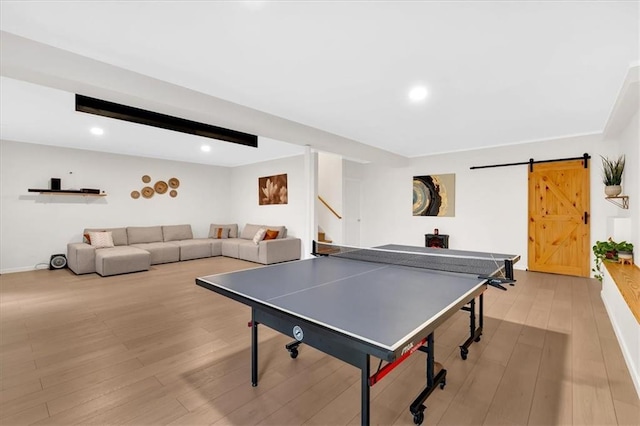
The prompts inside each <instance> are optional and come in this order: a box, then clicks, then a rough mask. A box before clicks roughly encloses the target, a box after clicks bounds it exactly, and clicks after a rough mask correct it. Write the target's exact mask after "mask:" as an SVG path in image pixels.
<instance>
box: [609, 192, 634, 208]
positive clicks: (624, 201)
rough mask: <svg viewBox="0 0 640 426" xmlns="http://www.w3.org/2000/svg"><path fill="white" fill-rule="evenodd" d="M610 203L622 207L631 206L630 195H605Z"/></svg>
mask: <svg viewBox="0 0 640 426" xmlns="http://www.w3.org/2000/svg"><path fill="white" fill-rule="evenodd" d="M604 199H605V200H607V201H608V202H610V203H613V204H615V205H616V206H618V207H620V208H621V209H628V208H629V196H628V195H618V196H617V197H604Z"/></svg>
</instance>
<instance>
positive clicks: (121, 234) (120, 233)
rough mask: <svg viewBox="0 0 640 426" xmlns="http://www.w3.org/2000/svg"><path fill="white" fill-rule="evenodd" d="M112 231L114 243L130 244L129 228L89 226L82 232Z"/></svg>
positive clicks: (119, 244) (116, 244)
mask: <svg viewBox="0 0 640 426" xmlns="http://www.w3.org/2000/svg"><path fill="white" fill-rule="evenodd" d="M103 231H106V232H111V236H112V237H113V245H115V246H126V245H127V244H129V240H128V238H127V228H87V229H85V230H84V232H83V233H82V234H83V235H84V234H88V233H89V232H103Z"/></svg>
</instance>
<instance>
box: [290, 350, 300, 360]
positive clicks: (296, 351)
mask: <svg viewBox="0 0 640 426" xmlns="http://www.w3.org/2000/svg"><path fill="white" fill-rule="evenodd" d="M289 356H290V357H291V358H293V359H296V358H298V350H297V349H295V348H294V349H291V350H290V351H289Z"/></svg>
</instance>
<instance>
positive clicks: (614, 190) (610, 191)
mask: <svg viewBox="0 0 640 426" xmlns="http://www.w3.org/2000/svg"><path fill="white" fill-rule="evenodd" d="M621 192H622V187H621V186H620V185H607V186H605V187H604V193H605V194H606V195H607V197H616V196H618V195H620V193H621Z"/></svg>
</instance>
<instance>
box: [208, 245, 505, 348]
mask: <svg viewBox="0 0 640 426" xmlns="http://www.w3.org/2000/svg"><path fill="white" fill-rule="evenodd" d="M383 248H387V249H395V250H403V249H404V250H408V251H409V250H411V251H423V252H429V251H430V250H436V251H438V250H440V249H427V248H424V249H423V248H418V247H409V246H398V245H389V246H383ZM439 252H440V253H443V252H442V251H439ZM448 253H451V254H454V255H455V254H462V253H464V254H467V255H477V256H490V257H491V256H497V257H503V258H509V257H510V256H509V255H497V254H496V255H491V254H487V253H480V252H462V251H448ZM199 280H200V281H202V282H204V283H206V284H208V285H210V286H212V287H216V288H218V289H221V290H224V291H225V292H229V293H232V294H235V295H237V296H239V297H240V298H244V299H248V300H251V301H253V302H255V303H258V304H262V305H265V306H269V307H271V308H275V309H277V310H280V311H283V312H287V313H289V314H291V315H294V316H297V317H300V318H303V319H305V320H307V321H311V322H313V323H316V324H318V325H320V326H323V327H326V328H328V329H331V330H334V331H336V332H338V333H343V334H345V335H348V336H351V337H354V338H356V339H359V340H362V341H365V342H368V343H370V344H373V345H375V346H379V347H381V348H385V349H388V350H392V351H395V350H396V349H398V348H399V347H400V345H402V344H403V343H404V342H405V341H406V340H407V339H408V338H410V337H411V336H413V335H414V334H415V333H416V331H418V330H422V329H424V328H425V327H427V326H428V325H429V323H430V322H433V321H435V320H436V319H438V318H439V317H440V315H442V314H443V313H444V312H447V311H449V310H450V309H451V308H452V307H453V306H455V305H457V304H459V303H460V302H461V301H465V300H467V299H469V296H470V295H471V294H473V293H474V292H476V291H477V290H478V288H479V287H481V286H483V285H485V280H484V279H480V278H478V276H477V274H475V275H474V274H462V273H451V272H440V271H432V270H428V269H419V268H413V267H407V266H398V265H391V264H381V263H372V262H366V261H358V260H352V259H343V258H340V257H324V256H322V257H316V258H312V259H305V260H299V261H294V262H287V263H281V264H276V265H271V266H266V267H261V268H256V269H250V270H244V271H237V272H231V273H226V274H218V275H211V276H206V277H201V278H199Z"/></svg>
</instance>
